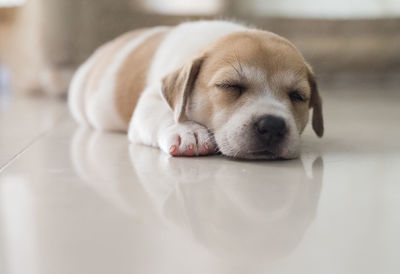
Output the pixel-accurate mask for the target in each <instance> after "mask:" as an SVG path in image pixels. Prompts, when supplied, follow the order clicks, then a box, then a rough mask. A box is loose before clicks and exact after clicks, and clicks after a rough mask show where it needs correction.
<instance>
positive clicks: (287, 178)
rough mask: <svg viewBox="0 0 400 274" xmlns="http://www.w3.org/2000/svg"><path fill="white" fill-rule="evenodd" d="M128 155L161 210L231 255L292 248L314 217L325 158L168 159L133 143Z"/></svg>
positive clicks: (209, 244) (172, 222)
mask: <svg viewBox="0 0 400 274" xmlns="http://www.w3.org/2000/svg"><path fill="white" fill-rule="evenodd" d="M130 153H131V160H132V163H133V165H134V167H135V170H136V174H137V176H138V178H139V179H140V183H141V184H142V185H143V188H144V189H146V191H147V192H148V194H149V196H150V197H152V200H153V201H154V204H155V205H156V207H157V209H158V212H159V214H160V216H161V217H162V218H164V220H165V221H166V222H167V223H168V224H170V225H172V226H173V227H175V228H179V229H182V230H184V231H185V232H187V233H189V234H191V235H192V237H193V238H194V239H196V241H198V242H199V243H201V244H202V245H204V246H206V247H207V248H208V249H210V250H213V251H215V252H217V253H219V254H220V255H222V256H227V257H228V258H227V259H232V256H233V257H234V258H235V259H240V260H243V259H249V260H254V259H256V258H257V257H260V259H261V258H263V259H264V260H265V259H267V258H270V259H273V258H275V257H281V256H283V255H284V254H287V253H288V252H289V251H291V250H292V249H293V248H294V247H295V246H296V245H297V243H298V242H299V241H300V240H301V238H302V236H303V234H304V232H305V231H306V229H307V227H308V226H309V224H310V222H311V221H312V220H313V218H314V215H315V212H316V208H317V205H318V199H319V194H320V189H321V183H322V174H323V162H322V158H317V159H316V160H314V161H313V163H312V172H311V173H312V176H311V177H308V176H307V174H306V171H305V168H304V166H303V162H302V160H300V159H298V160H294V161H283V162H235V161H229V160H226V159H224V158H220V157H203V158H194V159H193V158H190V159H189V158H170V157H167V156H165V155H164V154H160V153H159V152H158V151H157V150H154V149H151V148H147V147H144V146H138V145H132V146H131V148H130Z"/></svg>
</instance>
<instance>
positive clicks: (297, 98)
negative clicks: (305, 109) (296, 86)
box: [289, 91, 308, 102]
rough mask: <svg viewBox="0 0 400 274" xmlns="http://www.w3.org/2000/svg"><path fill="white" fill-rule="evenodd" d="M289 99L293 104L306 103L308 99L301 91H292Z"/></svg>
mask: <svg viewBox="0 0 400 274" xmlns="http://www.w3.org/2000/svg"><path fill="white" fill-rule="evenodd" d="M289 98H290V100H291V101H292V102H306V101H307V100H308V99H307V97H306V96H305V95H304V94H302V93H301V92H299V91H291V92H290V93H289Z"/></svg>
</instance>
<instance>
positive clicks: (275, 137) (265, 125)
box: [255, 115, 287, 146]
mask: <svg viewBox="0 0 400 274" xmlns="http://www.w3.org/2000/svg"><path fill="white" fill-rule="evenodd" d="M255 130H256V133H257V135H258V136H259V137H260V138H261V139H262V141H263V142H264V143H265V144H267V145H268V146H273V145H276V144H278V143H279V142H280V141H281V140H282V139H283V137H284V136H285V134H286V131H287V129H286V123H285V120H284V119H283V118H280V117H277V116H273V115H267V116H263V117H261V118H260V119H259V120H258V121H257V122H256V123H255Z"/></svg>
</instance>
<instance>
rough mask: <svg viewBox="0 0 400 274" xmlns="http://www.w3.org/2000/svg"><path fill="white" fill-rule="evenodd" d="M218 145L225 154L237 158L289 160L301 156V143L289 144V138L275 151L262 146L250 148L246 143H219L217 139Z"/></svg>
mask: <svg viewBox="0 0 400 274" xmlns="http://www.w3.org/2000/svg"><path fill="white" fill-rule="evenodd" d="M217 145H218V148H219V151H220V152H221V153H222V154H223V155H224V156H227V157H229V158H232V159H237V160H289V159H295V158H298V157H299V156H300V150H299V144H298V143H296V144H289V143H288V140H286V141H285V142H284V143H283V144H282V145H280V146H279V147H277V148H276V149H274V150H273V151H272V150H268V149H264V148H262V147H257V148H250V147H248V146H246V145H245V144H244V145H242V146H238V145H237V144H229V142H222V143H220V144H219V142H218V141H217Z"/></svg>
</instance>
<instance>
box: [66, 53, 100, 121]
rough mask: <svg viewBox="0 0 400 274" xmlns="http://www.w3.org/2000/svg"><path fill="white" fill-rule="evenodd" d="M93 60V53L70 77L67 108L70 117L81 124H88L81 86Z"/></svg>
mask: <svg viewBox="0 0 400 274" xmlns="http://www.w3.org/2000/svg"><path fill="white" fill-rule="evenodd" d="M94 60H95V55H93V56H92V57H91V58H89V59H88V60H87V61H86V62H85V63H83V64H82V65H81V66H80V67H79V69H78V70H77V71H76V73H75V75H74V77H73V78H72V81H71V84H70V87H69V94H68V105H69V109H70V111H71V114H72V117H74V119H75V121H77V122H78V123H80V124H81V125H89V124H88V120H87V117H86V113H85V102H84V93H83V90H84V87H83V86H84V84H85V81H86V75H87V73H88V71H89V69H90V68H91V67H92V65H93V63H94Z"/></svg>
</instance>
